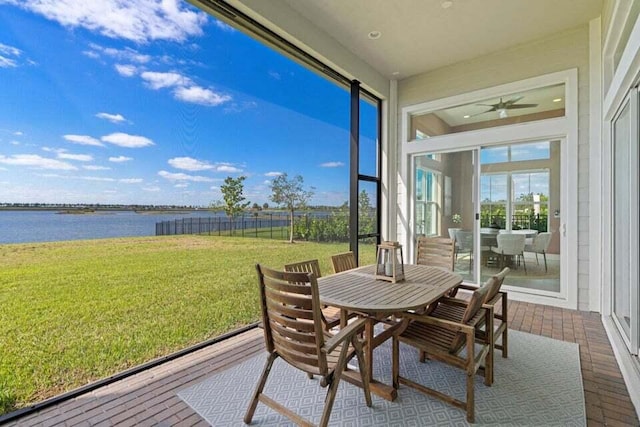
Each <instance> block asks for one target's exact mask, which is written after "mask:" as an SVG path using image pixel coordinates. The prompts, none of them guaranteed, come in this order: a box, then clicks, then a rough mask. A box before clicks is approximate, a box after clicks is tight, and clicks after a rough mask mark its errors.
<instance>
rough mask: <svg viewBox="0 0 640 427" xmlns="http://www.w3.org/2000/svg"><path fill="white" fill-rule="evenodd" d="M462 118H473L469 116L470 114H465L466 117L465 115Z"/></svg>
mask: <svg viewBox="0 0 640 427" xmlns="http://www.w3.org/2000/svg"><path fill="white" fill-rule="evenodd" d="M462 117H463V118H465V119H468V118H469V117H471V116H470V115H468V114H465V115H464V116H462Z"/></svg>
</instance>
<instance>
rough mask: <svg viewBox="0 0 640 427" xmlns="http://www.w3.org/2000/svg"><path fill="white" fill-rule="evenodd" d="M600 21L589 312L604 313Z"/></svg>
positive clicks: (594, 44) (592, 107) (594, 42)
mask: <svg viewBox="0 0 640 427" xmlns="http://www.w3.org/2000/svg"><path fill="white" fill-rule="evenodd" d="M601 25H602V20H601V18H597V19H593V20H591V22H589V117H591V120H589V310H590V311H597V312H602V305H601V295H602V291H603V289H602V283H603V280H602V268H601V267H602V220H601V219H602V217H603V214H604V212H603V209H602V164H601V162H602V57H601V51H600V46H601V43H602V37H601V36H602V34H601Z"/></svg>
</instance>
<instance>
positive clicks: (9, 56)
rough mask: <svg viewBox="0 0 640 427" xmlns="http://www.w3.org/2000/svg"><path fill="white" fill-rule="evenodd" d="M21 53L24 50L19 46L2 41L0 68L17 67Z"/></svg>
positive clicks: (0, 46) (0, 45) (0, 44)
mask: <svg viewBox="0 0 640 427" xmlns="http://www.w3.org/2000/svg"><path fill="white" fill-rule="evenodd" d="M21 54H22V51H21V50H20V49H18V48H17V47H13V46H9V45H6V44H2V43H0V68H10V67H11V68H13V67H17V66H18V61H17V58H18V57H19V56H20V55H21Z"/></svg>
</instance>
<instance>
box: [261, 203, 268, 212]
mask: <svg viewBox="0 0 640 427" xmlns="http://www.w3.org/2000/svg"><path fill="white" fill-rule="evenodd" d="M262 209H263V210H267V209H269V203H267V202H264V203H263V204H262Z"/></svg>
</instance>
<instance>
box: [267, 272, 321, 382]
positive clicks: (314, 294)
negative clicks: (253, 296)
mask: <svg viewBox="0 0 640 427" xmlns="http://www.w3.org/2000/svg"><path fill="white" fill-rule="evenodd" d="M256 270H257V272H258V280H259V284H260V298H261V309H262V321H263V324H264V336H265V344H266V347H267V351H268V352H270V353H272V352H276V353H277V354H278V355H279V356H280V357H282V358H283V359H284V360H286V361H287V362H288V363H289V364H291V365H292V366H294V367H296V368H298V369H301V370H303V371H306V372H313V373H317V374H320V375H327V373H328V366H327V357H326V354H325V353H324V352H322V351H321V350H320V349H321V348H322V347H323V346H324V335H323V325H322V314H321V311H320V308H321V305H320V299H319V296H318V295H319V294H318V282H317V280H316V278H315V276H314V275H313V274H310V273H303V272H294V273H292V272H282V271H277V270H272V269H270V268H267V267H264V266H261V265H260V264H257V265H256Z"/></svg>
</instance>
